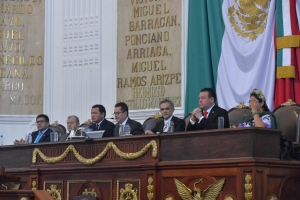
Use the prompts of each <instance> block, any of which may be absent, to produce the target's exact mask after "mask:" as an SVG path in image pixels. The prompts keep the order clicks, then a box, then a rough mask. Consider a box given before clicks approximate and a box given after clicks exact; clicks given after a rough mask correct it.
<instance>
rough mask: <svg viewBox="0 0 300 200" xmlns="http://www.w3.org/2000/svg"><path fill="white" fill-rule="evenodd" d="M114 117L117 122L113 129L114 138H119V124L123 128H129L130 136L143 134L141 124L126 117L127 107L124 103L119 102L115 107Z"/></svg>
mask: <svg viewBox="0 0 300 200" xmlns="http://www.w3.org/2000/svg"><path fill="white" fill-rule="evenodd" d="M114 116H115V119H116V121H117V122H118V123H117V125H116V127H115V129H114V136H115V137H119V133H120V124H121V125H123V127H125V126H130V134H131V135H141V134H143V133H144V130H143V126H142V124H141V123H140V122H137V121H134V120H132V119H130V118H129V117H128V106H127V104H126V103H124V102H120V103H117V104H116V105H115V109H114Z"/></svg>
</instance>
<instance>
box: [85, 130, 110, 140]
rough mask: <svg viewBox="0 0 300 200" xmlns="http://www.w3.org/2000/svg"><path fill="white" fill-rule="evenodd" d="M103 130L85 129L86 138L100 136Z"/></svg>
mask: <svg viewBox="0 0 300 200" xmlns="http://www.w3.org/2000/svg"><path fill="white" fill-rule="evenodd" d="M104 132H105V130H99V131H87V132H85V133H86V136H87V138H95V139H96V138H102V136H103V133H104Z"/></svg>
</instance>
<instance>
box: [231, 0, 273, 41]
mask: <svg viewBox="0 0 300 200" xmlns="http://www.w3.org/2000/svg"><path fill="white" fill-rule="evenodd" d="M269 2H270V0H236V3H237V4H238V5H237V6H234V5H233V6H231V7H229V8H228V16H229V21H230V23H231V26H232V27H233V28H234V30H235V32H237V33H238V35H239V36H241V37H243V38H249V39H251V40H252V41H253V40H256V39H257V37H258V35H260V34H262V33H263V32H264V31H265V29H266V24H267V17H268V8H269Z"/></svg>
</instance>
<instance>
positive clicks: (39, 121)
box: [36, 120, 46, 124]
mask: <svg viewBox="0 0 300 200" xmlns="http://www.w3.org/2000/svg"><path fill="white" fill-rule="evenodd" d="M44 122H46V121H43V120H41V121H36V123H37V124H39V123H44Z"/></svg>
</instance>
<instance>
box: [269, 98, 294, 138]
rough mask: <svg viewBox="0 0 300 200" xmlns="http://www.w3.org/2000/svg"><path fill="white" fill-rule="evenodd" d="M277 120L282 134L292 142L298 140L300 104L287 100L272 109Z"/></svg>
mask: <svg viewBox="0 0 300 200" xmlns="http://www.w3.org/2000/svg"><path fill="white" fill-rule="evenodd" d="M273 113H274V115H275V117H276V118H277V120H278V123H279V125H280V129H281V130H282V133H281V134H282V136H283V137H284V138H286V139H288V140H290V141H292V142H299V136H300V118H299V116H300V105H299V104H297V103H295V102H293V101H292V100H290V99H289V100H288V101H287V102H286V103H284V104H281V105H280V106H278V107H276V108H275V109H274V110H273Z"/></svg>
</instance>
